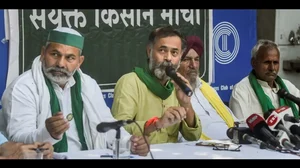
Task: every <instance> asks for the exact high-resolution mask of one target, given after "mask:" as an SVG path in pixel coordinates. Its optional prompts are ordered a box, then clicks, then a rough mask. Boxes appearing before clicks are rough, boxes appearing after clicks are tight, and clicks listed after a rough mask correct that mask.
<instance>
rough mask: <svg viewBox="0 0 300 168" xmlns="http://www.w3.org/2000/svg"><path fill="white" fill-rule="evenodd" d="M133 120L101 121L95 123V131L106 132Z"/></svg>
mask: <svg viewBox="0 0 300 168" xmlns="http://www.w3.org/2000/svg"><path fill="white" fill-rule="evenodd" d="M133 122H134V121H133V120H119V121H114V122H101V123H100V124H98V125H97V128H96V129H97V131H98V132H102V133H104V132H107V131H109V130H111V129H118V128H120V127H122V126H125V125H127V124H131V123H133Z"/></svg>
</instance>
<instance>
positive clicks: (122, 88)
mask: <svg viewBox="0 0 300 168" xmlns="http://www.w3.org/2000/svg"><path fill="white" fill-rule="evenodd" d="M171 106H180V105H179V103H178V100H177V98H176V93H175V89H174V90H173V92H172V94H171V95H170V96H169V97H168V98H167V99H166V100H162V99H161V98H159V97H157V96H156V95H154V94H153V93H152V92H151V91H150V90H149V89H148V88H147V87H146V85H145V84H144V83H143V82H142V81H141V80H140V79H139V77H138V76H137V75H136V73H134V72H131V73H128V74H125V75H123V76H122V77H121V78H120V79H119V80H118V82H117V84H116V87H115V89H114V102H113V105H112V114H113V116H114V117H115V118H116V119H117V120H127V119H132V120H135V121H136V122H137V123H138V124H139V125H140V127H141V129H142V131H144V124H145V122H146V121H147V120H148V119H150V118H152V117H154V116H157V117H161V116H162V115H163V113H164V111H165V110H166V109H167V108H168V107H171ZM195 120H196V125H195V127H194V128H191V127H188V125H187V124H186V122H185V121H184V120H183V121H182V122H181V123H178V124H175V125H172V126H170V127H168V128H164V129H161V131H155V132H152V133H151V134H150V137H149V140H150V143H151V144H157V143H169V142H173V143H174V142H177V141H178V133H179V131H180V132H181V134H182V135H183V137H184V138H185V139H186V140H188V141H196V140H199V138H200V136H201V133H202V128H201V123H200V120H199V118H198V116H197V115H195ZM125 129H126V130H127V131H128V132H129V133H130V134H133V135H142V133H141V132H140V130H139V128H138V126H137V125H136V124H134V123H133V124H130V125H126V126H125Z"/></svg>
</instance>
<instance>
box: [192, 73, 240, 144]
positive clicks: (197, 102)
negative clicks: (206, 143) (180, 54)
mask: <svg viewBox="0 0 300 168" xmlns="http://www.w3.org/2000/svg"><path fill="white" fill-rule="evenodd" d="M201 87H202V83H201V81H200V79H199V78H198V79H197V87H196V89H195V90H194V94H193V95H192V97H191V103H192V106H193V108H194V111H195V113H196V114H197V115H198V116H199V118H200V119H201V125H202V132H203V133H204V134H205V135H206V136H208V137H209V138H211V139H228V136H227V134H226V132H227V129H228V126H227V125H226V122H225V121H224V120H223V119H222V118H221V116H220V115H219V114H218V113H217V112H216V110H215V109H214V108H213V106H212V105H211V104H210V103H209V101H208V100H207V99H206V98H205V97H204V95H203V93H202V92H201V90H200V88H201ZM214 91H215V90H214ZM215 94H217V95H218V93H217V92H216V91H215ZM226 107H227V106H226ZM227 109H228V111H229V112H230V113H231V114H232V112H231V110H230V109H229V108H227ZM232 116H233V119H234V121H237V119H236V117H235V116H234V115H233V114H232Z"/></svg>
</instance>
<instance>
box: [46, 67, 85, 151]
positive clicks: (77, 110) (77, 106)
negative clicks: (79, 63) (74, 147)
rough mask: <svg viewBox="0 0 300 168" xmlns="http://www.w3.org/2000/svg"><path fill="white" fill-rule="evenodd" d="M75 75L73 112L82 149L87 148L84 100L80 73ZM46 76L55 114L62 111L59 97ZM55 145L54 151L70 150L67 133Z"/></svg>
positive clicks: (72, 92) (72, 90)
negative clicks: (84, 129) (83, 116)
mask: <svg viewBox="0 0 300 168" xmlns="http://www.w3.org/2000/svg"><path fill="white" fill-rule="evenodd" d="M73 77H74V79H75V81H76V83H75V85H74V86H72V87H71V97H72V98H71V99H72V114H73V117H74V120H75V124H76V128H77V131H78V136H79V141H80V143H81V146H82V150H87V145H86V142H85V138H84V134H83V122H82V111H83V102H82V97H81V80H80V75H79V73H78V72H77V71H76V72H75V73H74V75H73ZM44 78H45V81H46V84H47V86H48V89H49V94H50V104H51V112H52V115H54V114H56V113H57V112H59V111H60V106H59V102H58V98H57V96H56V94H55V91H54V89H53V86H52V84H51V82H50V80H49V79H48V78H47V77H45V76H44ZM53 147H54V152H68V142H67V136H66V133H64V134H63V137H62V140H61V141H59V142H57V143H56V144H54V145H53Z"/></svg>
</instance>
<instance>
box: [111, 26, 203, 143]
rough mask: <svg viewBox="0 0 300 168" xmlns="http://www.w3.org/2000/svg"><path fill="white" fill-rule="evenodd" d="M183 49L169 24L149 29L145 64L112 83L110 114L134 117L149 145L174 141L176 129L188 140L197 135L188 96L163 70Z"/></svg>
mask: <svg viewBox="0 0 300 168" xmlns="http://www.w3.org/2000/svg"><path fill="white" fill-rule="evenodd" d="M184 48H185V40H184V38H183V36H182V35H181V33H180V32H179V31H177V30H175V29H174V28H172V27H171V26H165V27H160V28H157V29H155V30H153V31H152V32H151V34H150V35H149V42H148V45H147V56H148V66H147V67H145V68H139V67H135V68H134V70H133V72H130V73H127V74H125V75H123V76H122V77H121V78H120V79H119V80H118V82H117V84H116V86H115V90H114V101H113V105H112V113H113V116H114V117H115V118H116V119H117V120H128V119H131V120H135V121H136V122H137V123H138V124H139V126H140V127H141V129H142V131H143V133H144V134H145V135H148V136H149V140H150V143H151V144H158V143H171V142H178V139H177V137H178V134H179V132H180V133H181V134H182V135H183V137H184V138H185V139H186V140H189V141H197V140H198V139H199V138H200V135H201V132H202V130H201V122H200V120H199V118H198V117H197V115H196V114H195V112H194V110H193V107H192V105H191V102H190V97H188V96H186V95H185V94H184V92H183V91H182V90H181V89H180V88H179V87H178V86H177V85H176V84H175V83H173V82H172V81H171V80H170V78H169V77H168V76H167V75H166V73H165V69H166V67H167V66H172V67H173V68H175V69H177V68H178V66H179V62H180V59H181V55H182V53H183V51H184ZM178 76H179V77H180V78H182V80H183V81H184V82H186V84H187V85H188V86H190V85H189V82H188V81H187V80H186V79H185V78H184V77H182V76H181V75H180V74H178ZM125 129H126V130H127V131H128V132H129V133H131V134H134V135H141V134H142V132H141V131H140V130H139V128H138V126H137V125H135V124H131V125H126V126H125Z"/></svg>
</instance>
